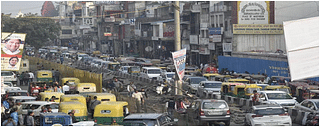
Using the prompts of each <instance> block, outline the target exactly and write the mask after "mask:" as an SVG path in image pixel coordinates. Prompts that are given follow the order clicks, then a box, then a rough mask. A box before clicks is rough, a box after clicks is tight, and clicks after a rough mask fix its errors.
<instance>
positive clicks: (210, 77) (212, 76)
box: [203, 73, 220, 81]
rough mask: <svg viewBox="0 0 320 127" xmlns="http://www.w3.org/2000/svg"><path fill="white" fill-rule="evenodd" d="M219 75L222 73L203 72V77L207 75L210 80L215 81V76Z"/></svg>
mask: <svg viewBox="0 0 320 127" xmlns="http://www.w3.org/2000/svg"><path fill="white" fill-rule="evenodd" d="M218 75H220V74H218V73H215V74H213V73H205V74H203V77H206V78H207V79H208V80H209V81H215V77H216V76H218Z"/></svg>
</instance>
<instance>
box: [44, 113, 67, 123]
mask: <svg viewBox="0 0 320 127" xmlns="http://www.w3.org/2000/svg"><path fill="white" fill-rule="evenodd" d="M56 125H59V126H69V125H72V118H71V116H70V115H68V114H66V113H63V112H56V113H41V115H40V126H56Z"/></svg>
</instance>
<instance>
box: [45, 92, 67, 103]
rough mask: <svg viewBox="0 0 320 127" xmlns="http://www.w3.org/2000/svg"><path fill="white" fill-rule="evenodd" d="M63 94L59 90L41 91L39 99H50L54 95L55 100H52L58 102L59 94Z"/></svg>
mask: <svg viewBox="0 0 320 127" xmlns="http://www.w3.org/2000/svg"><path fill="white" fill-rule="evenodd" d="M61 95H64V93H60V92H41V93H40V96H41V101H45V100H46V98H48V100H49V99H51V98H52V96H55V100H54V102H60V96H61Z"/></svg>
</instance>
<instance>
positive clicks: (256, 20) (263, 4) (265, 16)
mask: <svg viewBox="0 0 320 127" xmlns="http://www.w3.org/2000/svg"><path fill="white" fill-rule="evenodd" d="M237 4H238V6H237V7H238V8H237V13H238V24H269V15H270V12H269V11H270V9H269V6H270V5H269V1H238V2H237Z"/></svg>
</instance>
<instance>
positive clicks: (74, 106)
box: [59, 101, 88, 121]
mask: <svg viewBox="0 0 320 127" xmlns="http://www.w3.org/2000/svg"><path fill="white" fill-rule="evenodd" d="M71 110H75V114H74V116H75V117H76V121H87V120H88V110H87V106H86V104H83V103H81V102H76V101H74V102H60V104H59V112H64V113H69V112H70V111H71Z"/></svg>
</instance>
